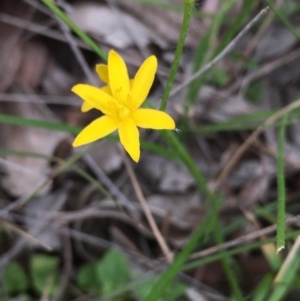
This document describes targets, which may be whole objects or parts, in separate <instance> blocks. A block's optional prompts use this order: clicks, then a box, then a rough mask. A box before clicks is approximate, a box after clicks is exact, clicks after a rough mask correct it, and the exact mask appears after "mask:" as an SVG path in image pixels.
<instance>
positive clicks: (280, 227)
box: [276, 114, 288, 252]
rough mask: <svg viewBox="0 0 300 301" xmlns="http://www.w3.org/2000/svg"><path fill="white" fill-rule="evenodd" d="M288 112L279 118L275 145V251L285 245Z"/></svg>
mask: <svg viewBox="0 0 300 301" xmlns="http://www.w3.org/2000/svg"><path fill="white" fill-rule="evenodd" d="M287 118H288V114H286V115H284V116H283V117H282V119H281V123H280V127H279V133H278V146H277V193H278V200H277V243H276V247H277V252H279V251H280V250H281V249H283V248H284V246H285V172H284V142H285V129H286V123H287Z"/></svg>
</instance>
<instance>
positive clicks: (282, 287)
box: [268, 236, 300, 301]
mask: <svg viewBox="0 0 300 301" xmlns="http://www.w3.org/2000/svg"><path fill="white" fill-rule="evenodd" d="M299 249H300V236H298V237H297V239H296V241H295V243H294V245H293V247H292V249H291V251H290V253H289V255H288V257H287V258H286V260H285V262H284V264H283V265H282V268H281V269H280V271H279V272H278V275H277V276H276V278H275V280H274V282H275V283H274V284H275V287H273V290H272V295H271V296H270V297H269V299H268V300H269V301H279V300H281V299H282V298H283V297H284V295H285V294H286V293H287V291H288V288H289V287H290V285H291V284H292V282H293V279H294V278H295V277H297V272H298V269H299V266H300V253H299Z"/></svg>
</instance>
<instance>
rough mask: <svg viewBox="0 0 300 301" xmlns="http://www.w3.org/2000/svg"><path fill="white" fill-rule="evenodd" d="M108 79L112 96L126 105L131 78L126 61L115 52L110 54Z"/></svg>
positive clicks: (112, 51)
mask: <svg viewBox="0 0 300 301" xmlns="http://www.w3.org/2000/svg"><path fill="white" fill-rule="evenodd" d="M108 78H109V86H110V88H111V92H112V95H113V96H114V97H115V98H116V99H117V100H119V101H120V102H123V103H125V102H126V101H127V98H128V93H129V77H128V72H127V67H126V64H125V62H124V60H123V59H122V58H121V57H120V56H119V55H118V54H117V53H116V52H115V51H114V50H111V51H110V52H109V54H108Z"/></svg>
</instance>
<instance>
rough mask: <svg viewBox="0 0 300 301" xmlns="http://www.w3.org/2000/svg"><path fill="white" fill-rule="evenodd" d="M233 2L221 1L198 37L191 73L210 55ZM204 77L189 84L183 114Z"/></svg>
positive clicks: (194, 97)
mask: <svg viewBox="0 0 300 301" xmlns="http://www.w3.org/2000/svg"><path fill="white" fill-rule="evenodd" d="M235 2H236V0H230V1H222V2H221V7H220V9H219V11H218V14H217V15H216V16H215V17H214V18H213V20H212V23H211V25H210V28H209V30H208V32H207V34H206V35H205V36H204V37H203V38H202V39H200V43H199V46H198V49H197V51H196V57H195V63H194V67H193V73H196V72H197V71H198V70H199V69H200V68H201V67H202V66H203V64H204V63H205V62H206V61H207V60H208V58H209V57H211V55H210V52H211V50H210V48H212V44H213V43H214V42H215V40H216V36H217V34H218V31H219V30H220V27H221V25H222V24H223V21H224V18H225V16H226V13H227V12H228V10H229V9H230V7H231V6H232V5H233V4H234V3H235ZM205 78H206V77H205V76H204V77H200V78H198V79H197V80H195V81H194V82H192V83H191V84H190V86H189V91H188V96H187V98H186V101H185V104H184V108H185V116H187V113H188V108H189V107H190V105H191V104H193V103H195V101H196V99H197V97H198V94H199V91H200V90H201V87H202V85H203V84H204V82H205Z"/></svg>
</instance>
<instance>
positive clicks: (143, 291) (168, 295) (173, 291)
mask: <svg viewBox="0 0 300 301" xmlns="http://www.w3.org/2000/svg"><path fill="white" fill-rule="evenodd" d="M157 280H158V276H154V277H149V279H147V280H146V281H144V282H141V283H140V284H138V285H137V286H136V287H135V292H136V294H137V295H138V297H139V299H140V300H144V299H145V298H146V296H147V295H148V294H149V292H150V291H151V289H152V288H153V287H154V285H155V282H156V281H157ZM186 288H187V286H186V285H184V284H183V283H181V282H179V281H174V282H173V283H172V285H170V286H169V287H168V288H167V290H166V291H165V292H164V294H163V295H162V296H161V297H160V298H159V299H158V301H164V300H168V301H175V300H178V298H179V297H181V296H182V295H183V294H184V293H185V291H186Z"/></svg>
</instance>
